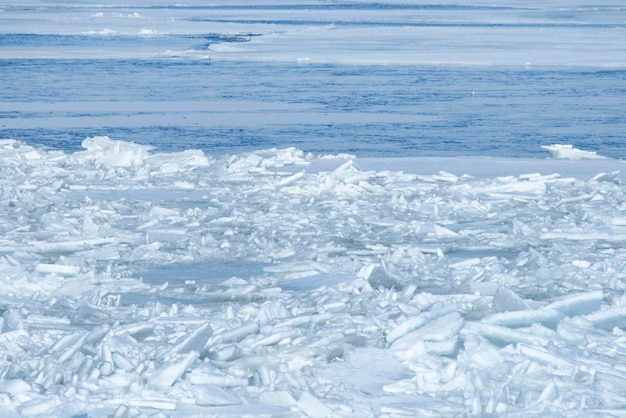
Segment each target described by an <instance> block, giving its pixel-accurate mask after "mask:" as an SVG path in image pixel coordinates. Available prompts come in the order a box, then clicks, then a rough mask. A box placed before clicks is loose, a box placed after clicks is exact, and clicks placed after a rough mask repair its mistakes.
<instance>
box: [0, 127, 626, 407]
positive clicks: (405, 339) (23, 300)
mask: <svg viewBox="0 0 626 418" xmlns="http://www.w3.org/2000/svg"><path fill="white" fill-rule="evenodd" d="M622 165H623V162H621V161H617V160H612V159H604V160H562V159H554V158H546V159H545V160H507V159H485V158H466V159H459V158H457V159H394V160H383V159H379V160H376V159H370V160H365V159H357V158H354V157H351V156H348V155H342V156H334V157H333V156H314V155H310V154H305V153H303V152H301V151H299V150H297V149H293V148H289V149H273V150H265V151H258V152H252V153H246V154H239V155H231V156H224V157H220V158H212V157H210V156H206V155H205V154H203V153H202V152H200V151H186V152H182V153H175V154H163V153H155V152H154V151H153V150H151V149H150V148H149V147H144V146H140V145H136V144H133V143H127V142H119V141H115V140H112V139H110V138H106V137H95V138H89V139H87V140H86V141H85V142H84V151H81V152H77V153H74V154H65V153H62V152H59V151H55V150H46V149H42V148H34V147H31V146H27V145H25V144H23V143H20V142H16V141H11V140H5V141H2V142H0V170H1V171H2V175H1V176H0V192H1V193H2V197H3V199H2V201H3V202H4V204H3V205H2V206H0V229H1V231H2V234H1V237H2V238H1V239H0V286H1V288H2V290H3V291H2V294H1V295H0V312H1V318H0V377H1V379H2V380H1V381H0V414H2V415H16V414H21V415H23V416H32V415H41V416H75V415H78V416H80V415H81V414H88V415H89V416H136V415H137V414H141V413H144V414H146V415H147V416H159V417H163V416H173V417H176V416H189V415H194V414H195V415H199V414H206V415H217V416H228V415H231V416H240V415H246V414H248V415H263V416H302V415H306V416H327V415H332V416H380V415H385V414H387V415H393V416H402V415H406V416H438V415H463V414H465V415H469V416H481V415H485V414H496V415H501V414H510V415H524V414H526V415H533V416H538V415H563V416H575V415H585V416H603V415H610V414H611V413H613V412H614V411H617V410H619V409H622V408H623V407H624V406H625V405H626V391H624V390H623V387H624V382H626V369H625V368H624V367H622V366H621V365H622V364H624V361H625V360H626V342H625V341H626V340H625V339H624V332H625V329H626V303H625V302H626V299H624V297H623V295H622V294H623V291H624V288H625V285H624V281H625V280H626V275H625V273H624V266H625V265H626V251H625V249H624V245H623V242H624V240H623V239H619V238H620V237H623V236H624V235H626V231H624V221H623V220H624V219H626V207H625V206H624V203H623V202H624V200H625V196H624V194H625V192H624V185H623V178H622V177H621V175H620V174H619V171H621V170H622V168H623V167H622Z"/></svg>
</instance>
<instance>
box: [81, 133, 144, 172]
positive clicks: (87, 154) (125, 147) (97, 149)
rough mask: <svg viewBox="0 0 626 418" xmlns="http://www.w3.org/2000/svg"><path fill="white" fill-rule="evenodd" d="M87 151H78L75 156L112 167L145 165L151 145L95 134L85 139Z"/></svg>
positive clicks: (84, 145) (84, 144)
mask: <svg viewBox="0 0 626 418" xmlns="http://www.w3.org/2000/svg"><path fill="white" fill-rule="evenodd" d="M81 145H82V146H83V148H85V150H86V151H83V152H77V153H75V154H74V157H75V158H76V157H82V158H84V159H85V160H87V161H93V162H95V163H96V164H102V165H104V166H111V167H132V166H140V165H143V164H144V162H145V159H146V158H147V157H148V153H149V151H150V150H152V149H153V147H151V146H146V145H138V144H133V143H130V142H124V141H114V140H112V139H110V138H109V137H108V136H94V137H90V138H86V139H85V140H83V142H82V144H81Z"/></svg>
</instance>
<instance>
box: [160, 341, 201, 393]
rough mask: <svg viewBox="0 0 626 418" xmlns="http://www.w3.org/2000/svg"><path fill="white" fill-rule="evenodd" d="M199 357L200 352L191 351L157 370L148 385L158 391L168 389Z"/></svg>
mask: <svg viewBox="0 0 626 418" xmlns="http://www.w3.org/2000/svg"><path fill="white" fill-rule="evenodd" d="M198 357H199V354H198V353H197V352H196V351H191V352H189V353H187V355H186V356H185V357H184V358H183V359H182V360H179V361H178V362H176V363H174V364H171V365H169V366H166V367H163V368H161V369H159V370H157V371H155V372H154V374H152V375H151V376H150V377H149V379H148V382H147V386H148V387H149V388H152V389H155V390H158V391H166V390H167V389H168V388H169V387H170V386H172V385H173V384H174V382H175V381H176V380H177V379H178V378H180V377H181V376H182V375H183V373H185V372H186V371H187V369H188V368H189V367H190V366H191V365H192V364H193V363H194V362H195V361H196V360H197V359H198Z"/></svg>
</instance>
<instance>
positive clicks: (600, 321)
mask: <svg viewBox="0 0 626 418" xmlns="http://www.w3.org/2000/svg"><path fill="white" fill-rule="evenodd" d="M583 318H585V319H586V320H587V321H589V322H591V323H592V324H593V325H594V326H595V327H597V328H600V329H604V330H607V331H611V330H613V328H615V327H617V328H622V329H626V306H619V307H617V308H609V309H604V310H602V311H598V312H593V313H590V314H588V315H584V316H583Z"/></svg>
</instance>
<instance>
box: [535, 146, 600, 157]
mask: <svg viewBox="0 0 626 418" xmlns="http://www.w3.org/2000/svg"><path fill="white" fill-rule="evenodd" d="M541 148H543V149H546V150H548V151H550V153H551V154H552V157H554V158H565V159H570V160H580V159H605V158H606V157H603V156H601V155H597V153H596V152H595V151H583V150H580V149H578V148H574V147H573V146H572V145H570V144H565V145H564V144H554V145H543V146H542V147H541Z"/></svg>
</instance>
